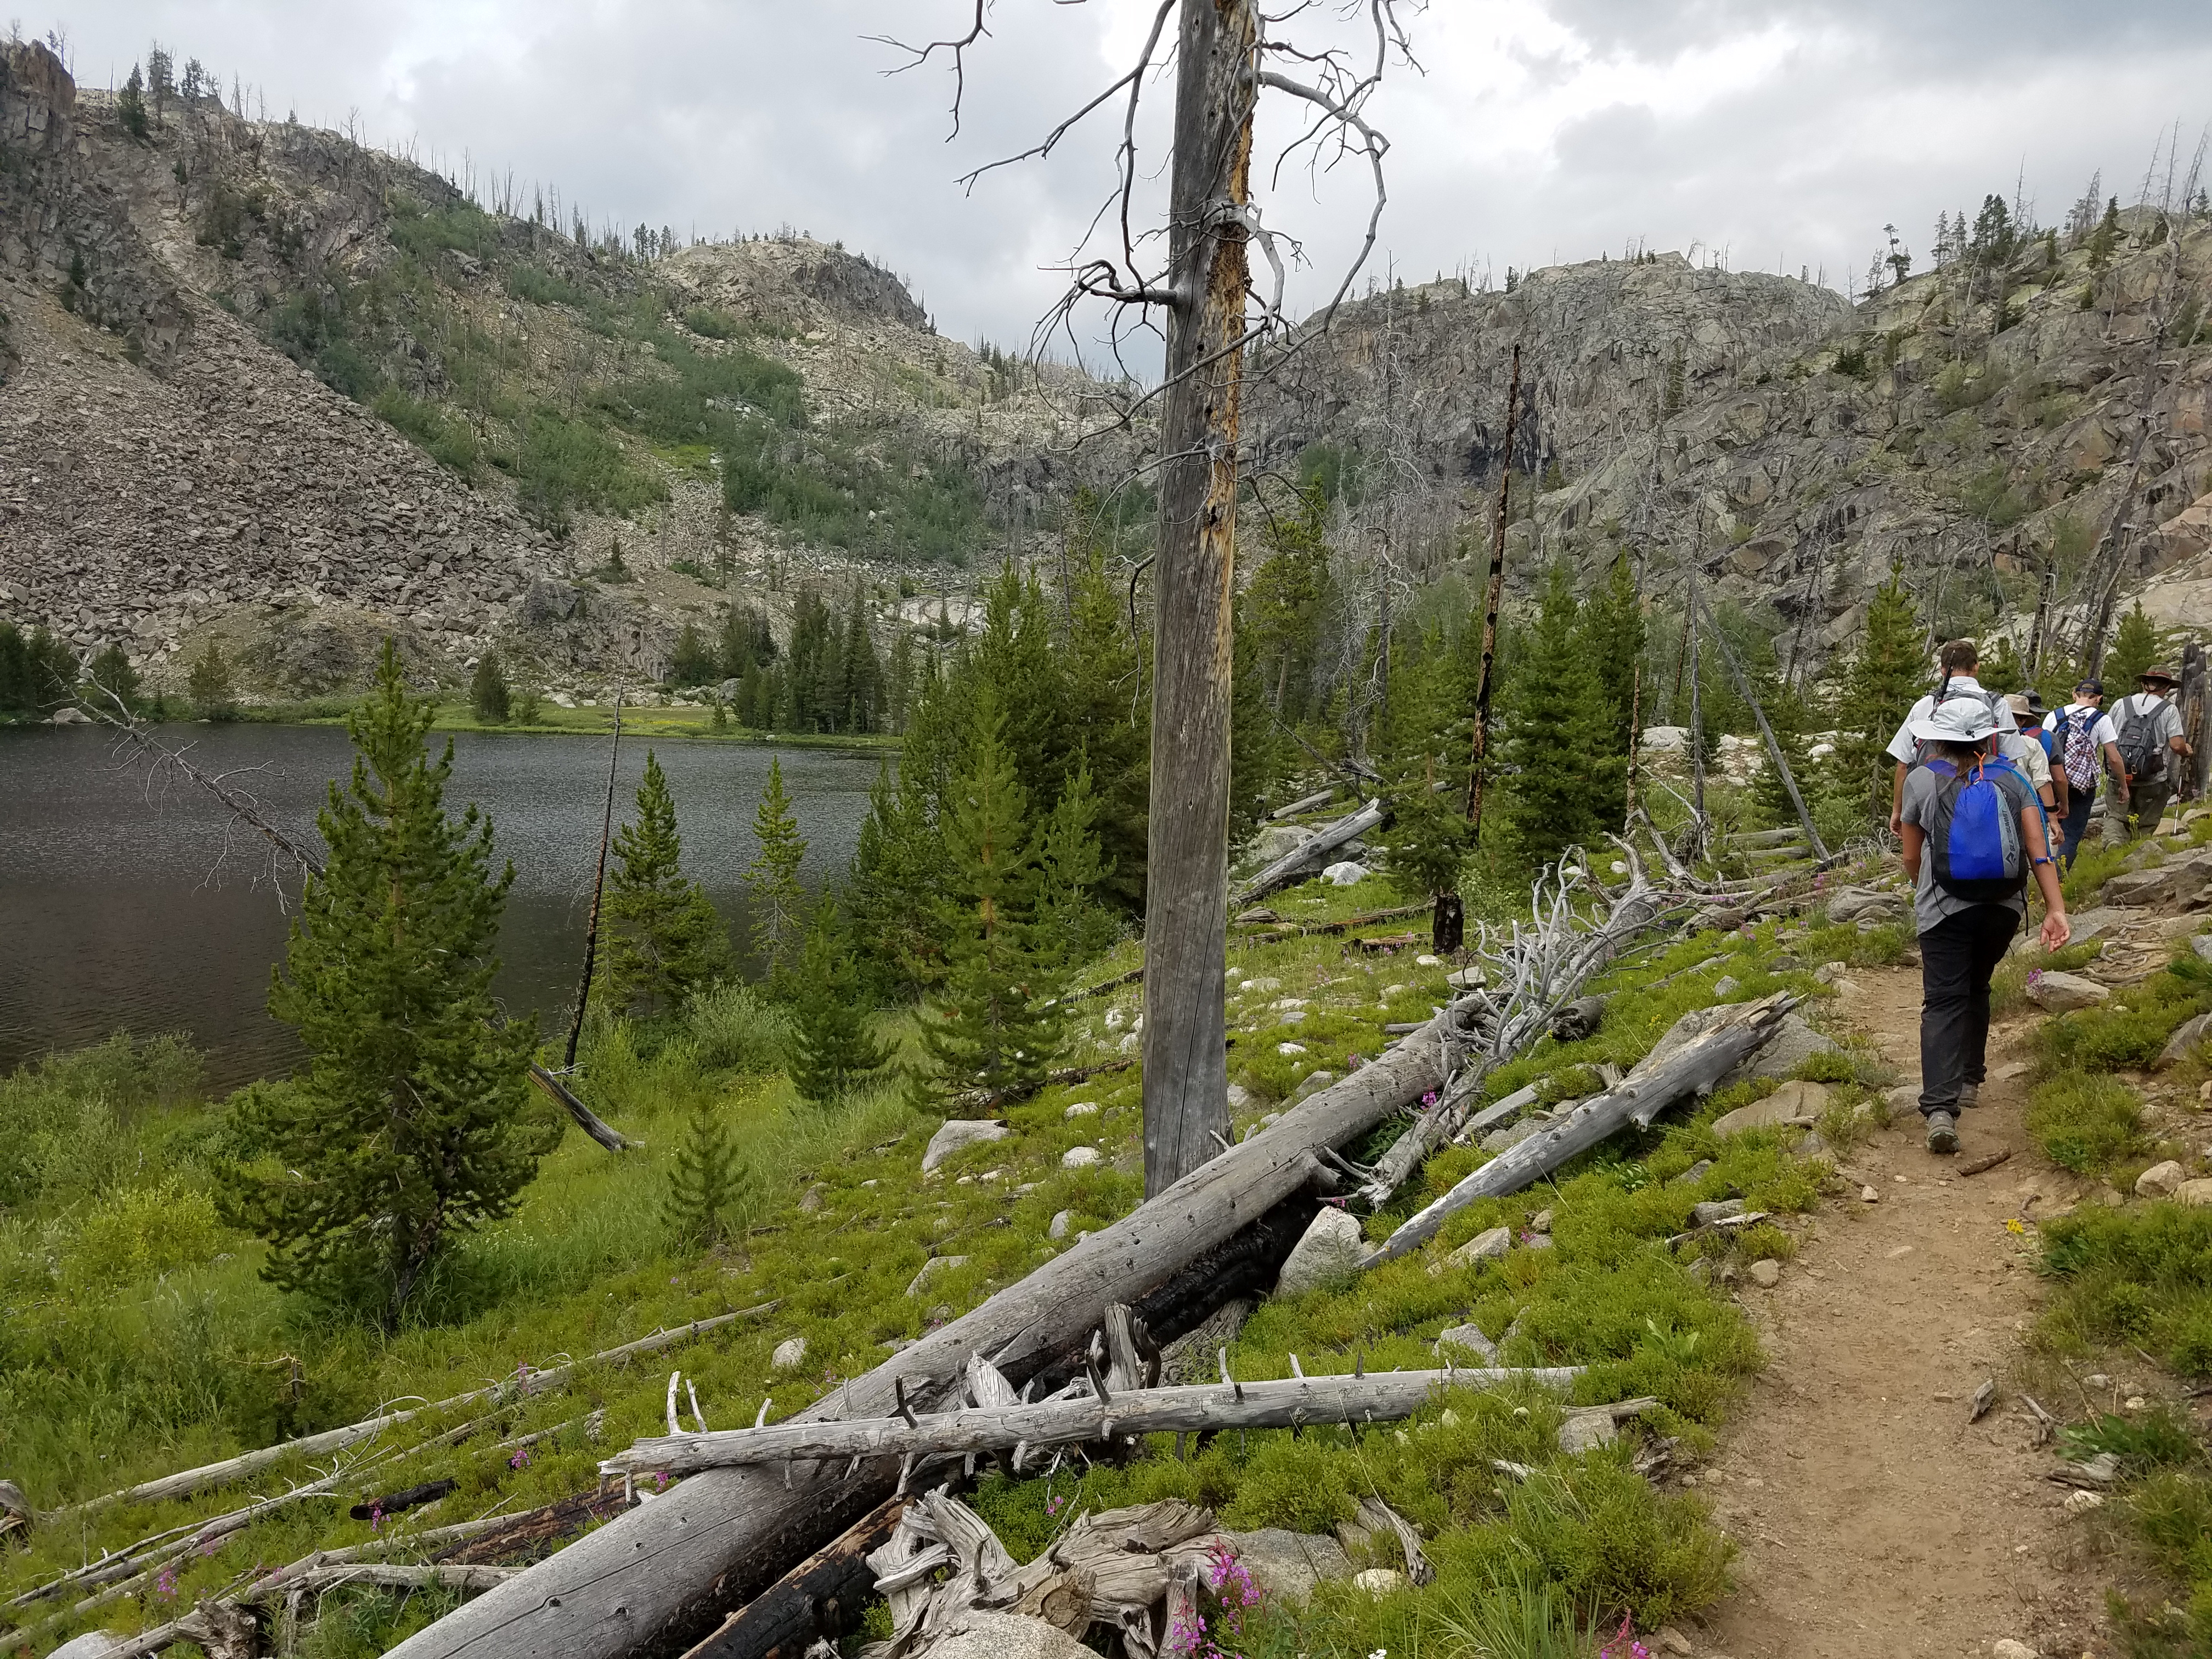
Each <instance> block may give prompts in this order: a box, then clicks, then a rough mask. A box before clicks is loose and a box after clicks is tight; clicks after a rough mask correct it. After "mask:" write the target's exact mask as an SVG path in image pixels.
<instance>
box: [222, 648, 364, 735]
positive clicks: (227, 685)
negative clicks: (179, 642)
mask: <svg viewBox="0 0 2212 1659" xmlns="http://www.w3.org/2000/svg"><path fill="white" fill-rule="evenodd" d="M390 648H391V647H390V646H389V643H388V642H387V644H386V649H387V650H388V649H390ZM185 696H187V697H189V698H191V704H192V712H193V713H194V714H197V715H198V716H199V717H200V718H201V719H202V720H228V719H229V718H230V717H231V716H232V715H233V714H235V713H237V712H238V711H237V706H236V704H235V703H234V702H232V700H231V696H232V694H231V680H230V664H229V663H228V661H227V660H225V659H224V657H223V654H222V642H221V641H217V640H212V639H211V640H210V641H208V642H207V644H206V646H205V647H203V648H202V650H201V652H200V654H199V655H198V656H197V657H196V658H194V659H192V665H191V672H190V674H188V675H187V676H186V677H185Z"/></svg>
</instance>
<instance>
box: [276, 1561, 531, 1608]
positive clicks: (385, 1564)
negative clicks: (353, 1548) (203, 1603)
mask: <svg viewBox="0 0 2212 1659" xmlns="http://www.w3.org/2000/svg"><path fill="white" fill-rule="evenodd" d="M521 1571H524V1569H523V1568H520V1567H485V1566H462V1565H458V1564H456V1563H453V1562H426V1563H419V1564H418V1563H410V1562H392V1561H325V1562H322V1563H319V1564H318V1565H315V1566H312V1567H304V1568H301V1570H300V1571H296V1572H288V1573H286V1574H284V1575H283V1576H282V1577H277V1576H276V1575H271V1576H270V1577H269V1578H266V1579H264V1580H263V1581H262V1582H261V1583H258V1584H255V1585H253V1586H252V1588H250V1589H246V1590H244V1591H241V1592H240V1595H238V1597H237V1598H236V1599H237V1600H239V1601H267V1600H268V1599H269V1598H270V1596H272V1595H280V1594H282V1595H289V1594H290V1593H291V1592H292V1591H294V1590H307V1591H311V1592H316V1593H319V1592H322V1591H325V1590H332V1589H337V1588H338V1587H339V1586H340V1585H343V1584H365V1585H369V1586H373V1587H374V1588H377V1589H457V1590H465V1591H468V1592H470V1593H471V1594H480V1593H481V1592H483V1591H484V1590H488V1589H490V1588H491V1587H492V1586H493V1585H494V1584H503V1583H506V1582H507V1580H508V1579H510V1578H512V1577H515V1575H516V1574H518V1573H520V1572H521Z"/></svg>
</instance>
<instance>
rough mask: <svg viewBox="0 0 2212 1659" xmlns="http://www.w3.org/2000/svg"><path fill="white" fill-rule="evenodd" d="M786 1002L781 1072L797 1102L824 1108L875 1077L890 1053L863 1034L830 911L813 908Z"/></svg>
mask: <svg viewBox="0 0 2212 1659" xmlns="http://www.w3.org/2000/svg"><path fill="white" fill-rule="evenodd" d="M793 977H794V979H795V981H796V984H795V986H794V988H793V995H792V1002H791V1036H790V1038H789V1040H788V1041H787V1042H786V1044H785V1047H784V1069H785V1070H786V1071H787V1072H788V1073H790V1074H791V1086H792V1087H793V1089H795V1090H797V1091H798V1092H799V1098H800V1099H801V1100H805V1101H808V1102H810V1103H812V1104H814V1105H817V1106H826V1105H829V1104H830V1103H832V1102H834V1101H837V1100H840V1099H842V1098H843V1097H845V1096H846V1095H847V1094H848V1093H849V1092H850V1091H852V1090H854V1089H855V1088H857V1087H859V1086H860V1085H861V1084H863V1083H865V1082H866V1080H867V1079H869V1078H870V1077H872V1076H873V1075H874V1074H875V1073H878V1072H879V1071H881V1070H882V1069H883V1067H884V1065H885V1063H886V1062H888V1061H889V1060H890V1053H889V1052H888V1051H887V1050H886V1049H884V1048H883V1047H881V1046H880V1045H879V1044H878V1043H877V1042H876V1041H875V1039H874V1038H873V1037H872V1036H871V1035H870V1034H869V1030H868V1015H867V1009H866V1005H865V1004H864V1002H863V1000H862V999H861V995H860V964H859V963H857V962H855V961H854V956H853V946H852V941H851V939H849V938H848V936H847V934H846V933H845V930H844V927H842V923H841V921H840V920H839V917H838V915H837V908H836V905H834V904H832V903H830V902H828V901H826V900H825V901H824V902H823V903H821V904H820V905H818V906H817V907H816V909H815V913H814V925H813V926H812V927H810V928H808V929H807V933H806V947H805V950H804V951H801V952H800V954H799V969H798V972H797V973H796V974H795V975H793Z"/></svg>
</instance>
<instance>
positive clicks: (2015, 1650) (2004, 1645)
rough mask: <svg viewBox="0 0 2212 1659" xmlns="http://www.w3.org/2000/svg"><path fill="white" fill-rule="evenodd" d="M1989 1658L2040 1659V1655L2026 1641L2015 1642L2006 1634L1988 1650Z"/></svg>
mask: <svg viewBox="0 0 2212 1659" xmlns="http://www.w3.org/2000/svg"><path fill="white" fill-rule="evenodd" d="M1990 1659H2042V1656H2040V1655H2039V1654H2038V1653H2037V1652H2036V1650H2034V1649H2033V1648H2032V1647H2030V1646H2028V1644H2027V1643H2025V1642H2015V1641H2014V1640H2013V1639H2012V1638H2010V1637H2004V1638H2001V1639H2000V1640H1999V1641H1998V1642H1997V1644H1996V1645H1995V1646H1994V1647H1992V1648H1991V1649H1990Z"/></svg>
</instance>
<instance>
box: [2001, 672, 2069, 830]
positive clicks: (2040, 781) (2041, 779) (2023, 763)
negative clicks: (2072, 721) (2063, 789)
mask: <svg viewBox="0 0 2212 1659" xmlns="http://www.w3.org/2000/svg"><path fill="white" fill-rule="evenodd" d="M2005 707H2006V708H2009V709H2011V710H2012V717H2013V720H2014V723H2015V725H2016V726H2018V728H2019V729H2018V730H2017V731H2013V732H1999V733H1997V738H1996V752H1997V753H1998V754H2000V755H2002V757H2004V758H2005V759H2006V760H2007V761H2008V762H2009V763H2011V765H2012V769H2013V770H2014V771H2015V772H2017V773H2019V774H2020V775H2021V776H2022V777H2024V778H2026V779H2027V784H2028V787H2029V788H2031V789H2033V790H2034V791H2035V798H2036V799H2038V800H2039V801H2041V802H2042V803H2043V807H2044V817H2045V830H2044V838H2045V840H2048V839H2050V829H2049V823H2050V815H2051V813H2053V812H2057V811H2061V810H2062V809H2061V808H2060V806H2059V805H2058V794H2057V790H2058V777H2059V776H2063V773H2062V774H2057V775H2054V774H2053V773H2052V771H2051V750H2050V749H2049V748H2048V747H2047V746H2046V745H2045V742H2044V731H2043V727H2042V726H2041V724H2040V723H2039V721H2038V720H2036V718H2035V714H2036V711H2035V710H2034V709H2033V708H2029V707H2028V703H2027V696H2026V694H2025V693H2022V692H2019V691H2015V692H2014V693H2013V694H2012V696H2008V697H2007V698H2006V699H2005Z"/></svg>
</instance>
